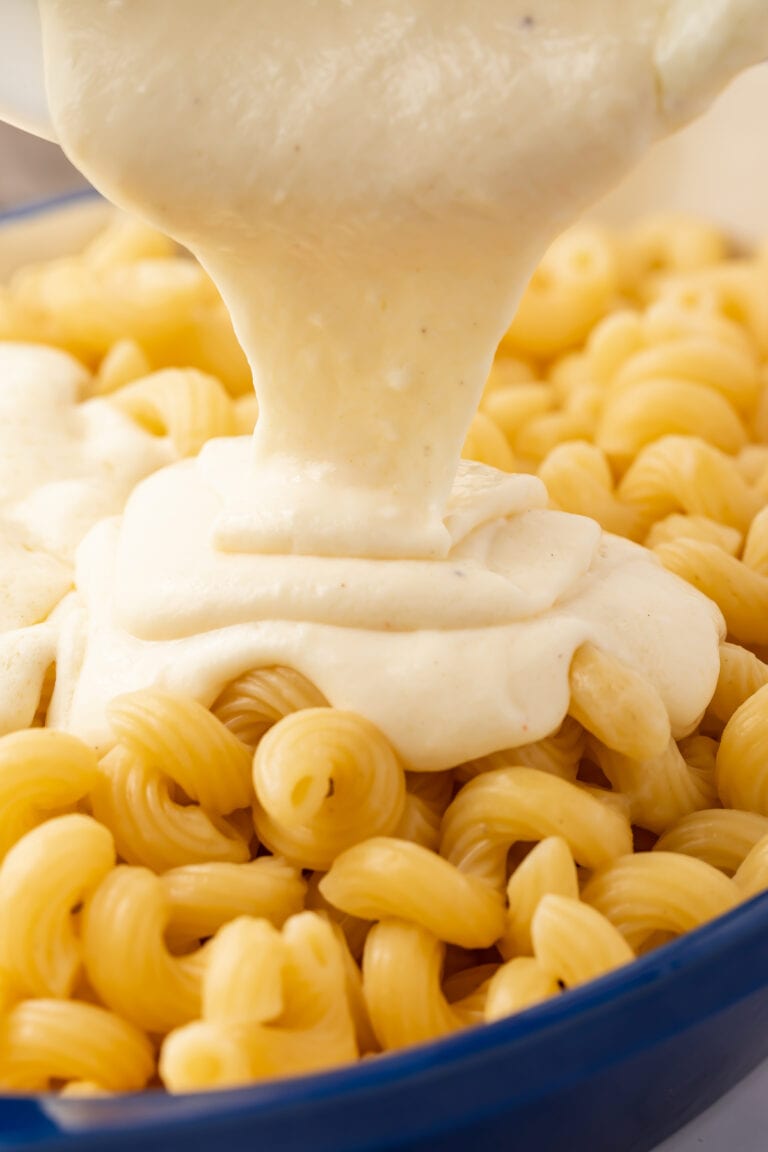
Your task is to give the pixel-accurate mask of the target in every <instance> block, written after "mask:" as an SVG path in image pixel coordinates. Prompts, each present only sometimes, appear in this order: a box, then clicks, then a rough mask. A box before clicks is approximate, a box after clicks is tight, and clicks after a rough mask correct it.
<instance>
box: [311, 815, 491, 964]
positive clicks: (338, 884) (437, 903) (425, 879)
mask: <svg viewBox="0 0 768 1152" xmlns="http://www.w3.org/2000/svg"><path fill="white" fill-rule="evenodd" d="M320 891H321V892H322V893H323V895H324V896H325V898H326V899H327V900H328V901H329V902H330V903H331V904H333V905H335V906H336V907H337V908H341V909H342V910H343V911H344V912H348V913H350V914H351V915H353V916H358V917H360V918H362V919H364V920H385V919H387V918H388V917H393V916H398V917H400V918H401V919H403V920H408V921H409V922H411V923H414V924H420V925H422V926H423V927H425V928H427V929H428V930H429V931H430V932H432V933H433V934H434V935H435V936H437V937H438V938H439V939H441V940H447V941H449V942H450V943H452V944H458V945H460V946H461V947H463V948H486V947H488V946H490V945H491V944H493V942H494V941H495V940H497V939H498V938H499V937H500V936H501V934H502V932H503V929H504V905H503V901H502V898H501V895H500V893H498V892H496V891H494V889H493V888H491V887H490V886H489V885H488V884H486V883H485V882H484V881H483V880H481V879H477V878H475V877H474V876H471V875H466V874H465V873H463V872H460V871H459V870H458V869H457V868H455V867H453V865H452V864H450V863H449V862H448V861H447V860H445V859H443V858H442V857H441V856H438V855H436V854H435V853H434V852H430V851H428V850H427V849H426V848H422V847H421V846H420V845H418V844H409V843H408V842H407V841H405V840H388V839H385V838H383V837H380V838H378V839H370V840H366V841H365V842H364V843H362V844H358V845H356V846H355V847H354V848H349V849H348V850H347V851H346V852H343V853H342V854H341V855H340V856H338V857H337V858H336V860H335V861H334V863H333V865H332V867H331V869H330V871H329V872H328V873H327V874H326V876H325V877H324V878H323V879H322V880H321V881H320Z"/></svg>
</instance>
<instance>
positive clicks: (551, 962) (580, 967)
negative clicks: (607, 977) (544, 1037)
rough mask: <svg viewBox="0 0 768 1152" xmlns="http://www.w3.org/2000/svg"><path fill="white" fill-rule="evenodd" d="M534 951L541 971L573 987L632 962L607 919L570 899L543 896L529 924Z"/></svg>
mask: <svg viewBox="0 0 768 1152" xmlns="http://www.w3.org/2000/svg"><path fill="white" fill-rule="evenodd" d="M531 937H532V940H533V951H534V955H535V957H536V960H537V961H538V963H539V964H540V965H541V968H542V969H543V970H544V971H545V972H546V973H548V974H549V975H550V976H552V977H553V978H554V979H555V980H558V981H560V983H562V984H564V985H565V987H566V988H575V987H577V986H578V985H579V984H585V983H586V982H587V981H588V980H594V979H596V978H597V977H598V976H603V975H604V974H605V973H606V972H611V971H613V969H614V968H620V967H621V966H622V965H623V964H628V963H629V962H630V961H631V960H634V958H635V956H634V953H633V951H632V949H631V948H630V946H629V944H628V943H627V941H626V940H625V939H624V937H623V936H622V935H621V933H620V932H619V931H618V929H616V928H615V927H614V926H613V924H612V923H611V922H610V920H607V919H606V917H605V916H602V915H601V914H600V912H598V911H597V910H596V909H595V908H592V907H590V906H589V905H588V904H582V903H581V901H580V900H578V899H574V898H573V897H571V896H561V895H557V894H555V893H550V894H548V895H546V896H544V897H543V898H542V900H541V902H540V904H539V906H538V908H537V909H536V911H535V913H534V916H533V920H532V922H531Z"/></svg>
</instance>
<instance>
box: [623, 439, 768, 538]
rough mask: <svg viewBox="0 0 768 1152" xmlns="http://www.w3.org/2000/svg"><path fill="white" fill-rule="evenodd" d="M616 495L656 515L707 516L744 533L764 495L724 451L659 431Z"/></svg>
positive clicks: (758, 508)
mask: <svg viewBox="0 0 768 1152" xmlns="http://www.w3.org/2000/svg"><path fill="white" fill-rule="evenodd" d="M618 496H619V499H621V500H623V501H625V502H626V503H627V504H630V505H632V506H634V507H636V508H637V509H638V511H640V512H642V513H643V514H644V515H645V516H647V517H648V519H649V520H659V519H661V518H662V517H664V516H668V515H669V514H670V513H671V512H685V513H688V514H691V515H698V516H707V517H709V519H711V520H717V521H718V522H719V523H721V524H728V525H730V526H731V527H732V528H737V529H738V530H739V531H740V532H746V530H747V529H748V528H749V525H750V523H751V521H752V518H753V516H755V515H756V513H757V512H759V510H760V508H761V507H762V504H763V499H764V498H763V496H761V494H760V493H759V492H758V491H757V490H756V489H755V488H754V487H752V486H751V485H749V484H748V483H747V482H746V480H744V479H743V477H742V476H741V474H740V472H739V470H738V468H737V467H736V464H735V462H734V461H733V459H732V458H731V457H729V456H727V455H726V454H725V453H724V452H720V451H719V449H717V448H714V447H713V446H712V445H711V444H706V443H705V442H704V441H703V440H699V439H698V438H697V437H695V436H662V437H661V439H660V440H657V441H656V442H655V443H653V444H649V445H648V447H647V448H644V449H643V450H642V451H641V452H640V453H639V454H638V455H637V457H636V458H635V460H634V461H633V462H632V464H631V465H630V466H629V468H628V469H627V471H626V473H625V475H624V477H623V479H622V481H621V483H620V484H619V488H618Z"/></svg>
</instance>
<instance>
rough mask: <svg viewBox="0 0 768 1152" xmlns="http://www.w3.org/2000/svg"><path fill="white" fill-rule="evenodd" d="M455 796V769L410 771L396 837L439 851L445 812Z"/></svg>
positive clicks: (407, 776) (407, 775)
mask: <svg viewBox="0 0 768 1152" xmlns="http://www.w3.org/2000/svg"><path fill="white" fill-rule="evenodd" d="M452 796H453V773H452V772H450V771H449V772H409V773H407V774H406V793H405V807H404V809H403V815H402V817H401V819H400V823H399V824H398V826H397V828H396V830H395V833H394V834H395V836H396V837H397V839H399V840H411V841H413V843H414V844H421V845H422V847H423V848H430V849H431V850H432V851H433V852H437V849H438V846H439V844H440V824H441V821H442V819H443V812H444V811H445V809H446V808H447V807H448V804H449V803H450V800H451V797H452Z"/></svg>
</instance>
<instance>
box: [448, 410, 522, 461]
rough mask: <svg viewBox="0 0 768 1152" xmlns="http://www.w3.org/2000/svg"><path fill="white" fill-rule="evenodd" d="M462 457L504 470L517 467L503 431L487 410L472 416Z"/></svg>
mask: <svg viewBox="0 0 768 1152" xmlns="http://www.w3.org/2000/svg"><path fill="white" fill-rule="evenodd" d="M461 457H462V459H463V460H477V461H478V462H479V463H480V464H487V465H488V466H489V467H490V468H498V469H500V470H501V471H502V472H512V471H513V470H514V467H515V458H514V456H513V455H512V449H511V448H510V446H509V444H508V443H507V440H506V437H505V435H504V433H503V431H502V430H501V428H499V426H498V425H497V424H496V423H494V421H493V420H492V419H491V417H490V416H489V415H488V414H487V413H486V412H476V413H475V415H474V416H473V417H472V423H471V424H470V426H469V429H468V431H467V436H466V439H465V441H464V447H463V448H462V450H461Z"/></svg>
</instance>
